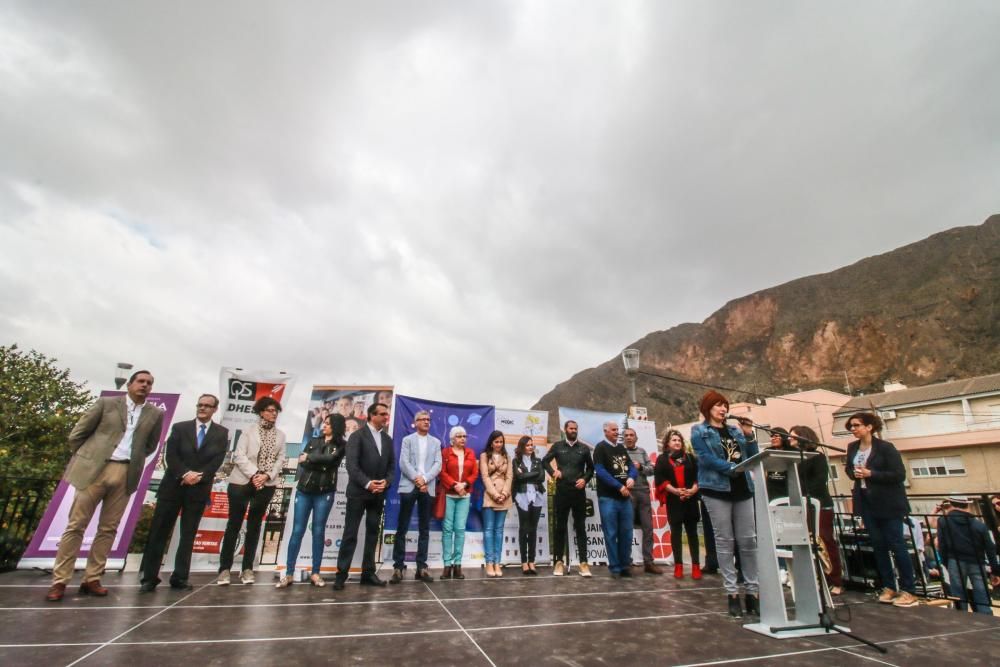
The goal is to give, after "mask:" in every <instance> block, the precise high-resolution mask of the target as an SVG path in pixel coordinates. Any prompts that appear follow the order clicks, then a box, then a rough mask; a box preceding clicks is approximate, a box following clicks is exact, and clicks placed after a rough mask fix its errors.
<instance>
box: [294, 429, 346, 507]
mask: <svg viewBox="0 0 1000 667" xmlns="http://www.w3.org/2000/svg"><path fill="white" fill-rule="evenodd" d="M302 453H303V454H305V455H306V460H305V461H303V462H302V463H300V464H299V483H298V489H299V491H302V492H303V493H335V492H336V491H337V470H338V469H339V468H340V462H341V461H343V460H344V455H345V454H347V443H346V442H343V441H341V442H335V441H333V440H331V441H330V442H327V441H326V440H325V439H324V438H323V437H322V436H320V437H319V438H312V439H311V440H310V441H309V442H308V443H307V444H306V446H305V449H303V450H302Z"/></svg>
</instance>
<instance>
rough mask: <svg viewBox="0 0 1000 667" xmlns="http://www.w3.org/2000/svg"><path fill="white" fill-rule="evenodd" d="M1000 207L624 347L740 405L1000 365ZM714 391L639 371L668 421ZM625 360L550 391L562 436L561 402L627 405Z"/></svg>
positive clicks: (646, 395)
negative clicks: (979, 219)
mask: <svg viewBox="0 0 1000 667" xmlns="http://www.w3.org/2000/svg"><path fill="white" fill-rule="evenodd" d="M998 301H1000V215H993V216H991V217H990V218H989V219H987V220H986V221H985V222H984V223H983V224H981V225H978V226H975V227H958V228H955V229H951V230H948V231H945V232H941V233H939V234H935V235H933V236H931V237H929V238H926V239H924V240H922V241H918V242H917V243H912V244H910V245H907V246H903V247H902V248H898V249H896V250H893V251H892V252H888V253H885V254H883V255H878V256H874V257H869V258H867V259H863V260H861V261H859V262H857V263H855V264H852V265H850V266H846V267H844V268H841V269H838V270H836V271H832V272H830V273H824V274H819V275H814V276H808V277H806V278H799V279H798V280H793V281H791V282H788V283H785V284H783V285H779V286H777V287H772V288H769V289H766V290H762V291H760V292H756V293H754V294H750V295H748V296H744V297H742V298H739V299H736V300H734V301H730V302H729V303H727V304H726V305H725V306H723V307H722V308H720V309H719V310H718V311H716V312H715V313H713V314H712V315H711V316H710V317H709V318H708V319H706V320H705V321H704V322H702V323H701V324H690V323H689V324H681V325H678V326H675V327H673V328H671V329H668V330H666V331H657V332H654V333H651V334H648V335H647V336H645V337H644V338H642V339H641V340H638V341H635V342H634V343H630V344H629V345H623V346H622V347H623V348H624V347H636V348H638V349H639V350H641V352H642V370H644V371H648V372H651V373H655V374H661V375H668V376H671V377H676V378H681V379H687V380H691V381H694V382H696V383H705V384H708V385H712V386H721V387H739V388H745V389H747V390H748V391H749V392H752V393H750V394H737V393H734V392H727V394H728V395H729V398H730V400H732V401H734V402H735V401H740V400H748V399H752V398H754V396H753V394H759V395H761V396H768V395H775V394H781V393H787V392H791V391H795V390H797V389H812V388H826V389H831V390H834V391H844V389H845V384H847V383H849V384H850V387H851V389H852V391H853V392H854V393H857V392H859V391H864V392H866V393H869V392H873V391H881V389H882V383H883V382H884V381H886V380H889V379H893V380H899V381H901V382H903V383H904V384H907V385H909V386H918V385H924V384H931V383H934V382H941V381H945V380H947V379H948V378H951V377H969V376H974V375H983V374H987V373H996V372H998V371H1000V305H998ZM705 391H706V389H705V387H703V386H700V385H698V384H686V383H682V382H675V381H670V380H665V379H662V378H658V377H650V376H648V375H639V376H638V379H637V395H638V399H639V404H640V405H644V406H646V407H647V408H648V409H649V414H650V419H654V420H656V421H657V423H658V424H666V423H668V422H673V423H682V422H687V421H690V420H692V419H694V418H695V417H696V416H697V413H698V409H697V402H698V400H699V398H700V397H701V395H702V394H703V393H704V392H705ZM627 395H628V380H627V378H626V376H625V372H624V369H623V366H622V362H621V359H620V358H619V357H615V358H613V359H610V360H608V361H606V362H604V363H603V364H601V365H600V366H598V367H596V368H590V369H587V370H584V371H580V372H579V373H577V374H576V375H574V376H573V377H571V378H570V379H568V380H566V381H565V382H562V383H560V384H558V385H556V387H555V388H554V389H553V390H552V391H550V392H548V393H547V394H545V395H544V396H542V397H541V398H540V399H539V400H538V402H537V403H536V404H535V406H534V407H535V408H536V409H542V410H549V412H550V425H549V428H550V431H549V432H550V433H558V428H559V426H558V424H557V423H556V421H557V419H558V413H557V408H558V406H560V405H565V406H573V407H577V408H589V409H593V410H621V409H622V407H623V403H624V401H623V397H625V396H627Z"/></svg>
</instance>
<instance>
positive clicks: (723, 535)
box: [702, 494, 758, 595]
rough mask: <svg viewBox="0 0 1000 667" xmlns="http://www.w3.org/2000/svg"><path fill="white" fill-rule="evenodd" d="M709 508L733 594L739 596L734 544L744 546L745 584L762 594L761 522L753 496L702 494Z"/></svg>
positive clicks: (725, 580) (728, 589) (722, 569)
mask: <svg viewBox="0 0 1000 667" xmlns="http://www.w3.org/2000/svg"><path fill="white" fill-rule="evenodd" d="M702 500H703V501H704V502H705V507H706V508H708V513H709V515H710V516H711V517H712V527H713V528H714V529H715V552H716V554H718V557H719V571H720V572H722V582H723V585H725V587H726V593H728V594H729V595H738V594H739V592H740V587H739V585H738V584H737V583H736V557H735V556H734V554H733V544H734V543H735V544H737V545H739V548H740V567H741V568H742V569H743V581H744V583H743V586H744V588H745V589H746V592H747V593H750V594H752V595H757V594H758V589H757V523H756V521H755V520H754V513H753V498H750V499H749V500H741V501H739V502H736V503H734V502H730V501H728V500H719V499H718V498H711V497H709V496H706V495H704V494H703V495H702Z"/></svg>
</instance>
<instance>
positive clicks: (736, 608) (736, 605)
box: [729, 595, 743, 618]
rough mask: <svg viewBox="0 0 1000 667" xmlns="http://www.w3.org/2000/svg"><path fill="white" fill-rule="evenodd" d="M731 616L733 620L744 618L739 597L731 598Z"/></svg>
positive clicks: (732, 596)
mask: <svg viewBox="0 0 1000 667" xmlns="http://www.w3.org/2000/svg"><path fill="white" fill-rule="evenodd" d="M729 615H730V616H732V617H733V618H742V617H743V605H741V604H740V596H739V595H730V596H729Z"/></svg>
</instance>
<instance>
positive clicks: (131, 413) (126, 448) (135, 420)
mask: <svg viewBox="0 0 1000 667" xmlns="http://www.w3.org/2000/svg"><path fill="white" fill-rule="evenodd" d="M141 414H142V405H139V404H137V403H136V402H135V401H133V400H132V397H131V396H129V395H128V394H125V435H123V436H122V439H121V442H119V443H118V446H117V447H115V451H113V452H111V459H112V460H113V461H127V460H128V459H130V458H132V436H133V435H135V427H136V426H137V425H138V424H139V415H141Z"/></svg>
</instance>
